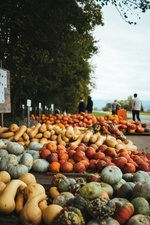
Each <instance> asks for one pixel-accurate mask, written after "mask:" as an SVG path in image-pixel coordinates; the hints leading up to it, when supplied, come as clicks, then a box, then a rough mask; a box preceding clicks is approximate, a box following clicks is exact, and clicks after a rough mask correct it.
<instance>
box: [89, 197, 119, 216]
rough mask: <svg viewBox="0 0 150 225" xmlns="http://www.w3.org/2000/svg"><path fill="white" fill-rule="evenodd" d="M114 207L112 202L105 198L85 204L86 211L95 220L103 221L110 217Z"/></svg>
mask: <svg viewBox="0 0 150 225" xmlns="http://www.w3.org/2000/svg"><path fill="white" fill-rule="evenodd" d="M115 209H116V205H115V203H114V202H113V201H111V200H110V199H106V198H102V199H100V198H95V199H93V200H91V201H89V202H88V203H87V211H88V213H89V214H90V215H91V216H92V217H93V219H96V220H103V219H105V218H107V217H109V216H112V215H113V214H114V212H115Z"/></svg>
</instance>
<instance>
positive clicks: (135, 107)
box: [132, 93, 142, 121]
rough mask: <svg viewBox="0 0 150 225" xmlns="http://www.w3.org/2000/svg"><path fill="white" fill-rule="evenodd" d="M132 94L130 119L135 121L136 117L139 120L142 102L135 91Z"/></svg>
mask: <svg viewBox="0 0 150 225" xmlns="http://www.w3.org/2000/svg"><path fill="white" fill-rule="evenodd" d="M133 96H134V99H133V100H132V119H133V121H136V119H137V120H138V121H141V119H140V111H141V106H142V102H141V100H140V99H139V98H138V95H137V94H136V93H135V94H134V95H133Z"/></svg>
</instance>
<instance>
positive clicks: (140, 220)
mask: <svg viewBox="0 0 150 225" xmlns="http://www.w3.org/2000/svg"><path fill="white" fill-rule="evenodd" d="M126 225H150V216H145V215H142V214H137V215H133V216H132V217H131V218H130V219H129V220H128V222H127V223H126Z"/></svg>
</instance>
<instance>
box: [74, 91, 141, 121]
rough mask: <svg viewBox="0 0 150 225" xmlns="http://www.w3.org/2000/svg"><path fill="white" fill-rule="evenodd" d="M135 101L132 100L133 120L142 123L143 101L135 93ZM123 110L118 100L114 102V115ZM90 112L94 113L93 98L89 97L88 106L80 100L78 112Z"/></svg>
mask: <svg viewBox="0 0 150 225" xmlns="http://www.w3.org/2000/svg"><path fill="white" fill-rule="evenodd" d="M133 97H134V98H133V100H132V119H133V121H136V120H138V121H141V119H140V111H141V107H142V102H141V100H140V99H139V98H138V95H137V94H136V93H135V94H134V95H133ZM119 109H121V104H120V103H119V102H118V101H117V99H115V100H114V102H113V104H112V115H115V114H117V111H118V110H119ZM86 111H87V112H88V113H92V111H93V100H92V98H91V96H88V99H87V104H85V102H84V100H83V98H82V97H81V98H80V101H79V104H78V112H79V113H80V112H86Z"/></svg>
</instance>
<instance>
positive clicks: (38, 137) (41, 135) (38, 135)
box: [35, 133, 43, 139]
mask: <svg viewBox="0 0 150 225" xmlns="http://www.w3.org/2000/svg"><path fill="white" fill-rule="evenodd" d="M42 137H43V134H42V133H37V134H36V135H35V138H37V139H40V138H42Z"/></svg>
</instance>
